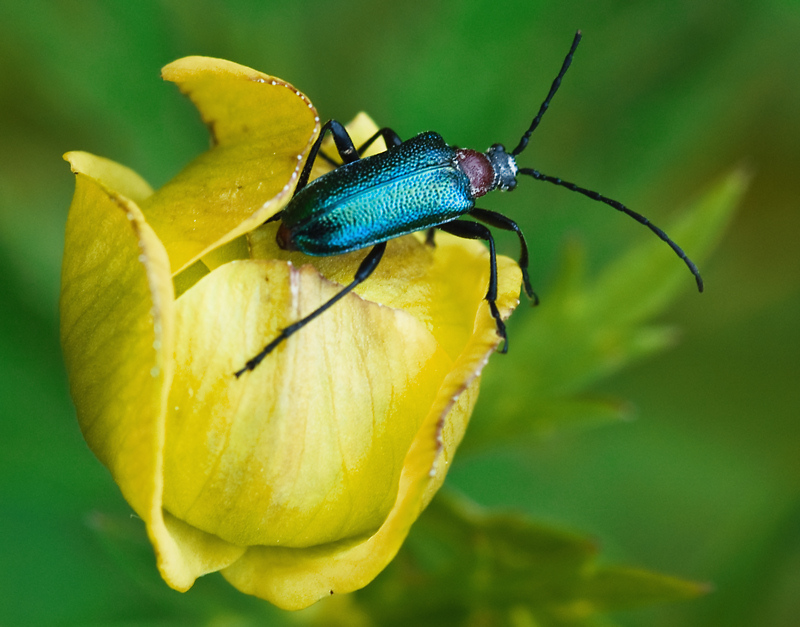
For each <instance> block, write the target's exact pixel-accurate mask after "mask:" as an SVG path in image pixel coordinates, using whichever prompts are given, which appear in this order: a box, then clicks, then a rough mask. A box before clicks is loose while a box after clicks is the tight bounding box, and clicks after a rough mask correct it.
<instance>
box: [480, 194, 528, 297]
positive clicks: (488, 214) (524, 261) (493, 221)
mask: <svg viewBox="0 0 800 627" xmlns="http://www.w3.org/2000/svg"><path fill="white" fill-rule="evenodd" d="M469 215H471V216H472V217H473V218H475V219H476V220H480V221H481V222H484V223H486V224H488V225H489V226H493V227H495V228H498V229H503V230H504V231H514V233H516V234H517V237H519V269H520V270H522V284H523V286H524V287H525V293H526V294H527V295H528V298H530V299H531V300H532V301H533V304H534V305H538V304H539V297H538V296H537V295H536V293H535V292H534V291H533V288H532V287H531V278H530V276H528V243H527V242H526V241H525V236H524V235H523V234H522V230H521V229H520V228H519V226H517V223H516V222H514V220H512V219H511V218H507V217H506V216H504V215H503V214H502V213H497V212H496V211H489V210H488V209H478V208H477V207H475V208H474V209H472V211H470V212H469Z"/></svg>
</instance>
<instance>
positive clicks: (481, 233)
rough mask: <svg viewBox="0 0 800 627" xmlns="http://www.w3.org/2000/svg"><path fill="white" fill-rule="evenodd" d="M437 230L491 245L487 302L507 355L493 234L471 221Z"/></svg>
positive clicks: (506, 338)
mask: <svg viewBox="0 0 800 627" xmlns="http://www.w3.org/2000/svg"><path fill="white" fill-rule="evenodd" d="M436 228H439V229H441V230H442V231H445V232H446V233H450V234H451V235H455V236H456V237H463V238H465V239H482V240H484V241H486V242H488V243H489V289H488V291H487V292H486V301H487V302H488V303H489V310H490V311H491V312H492V318H494V321H495V323H496V324H497V335H499V336H500V337H501V338H502V339H503V348H502V349H500V352H501V353H505V352H506V351H508V337H507V336H506V325H505V323H504V322H503V318H502V317H501V316H500V311H499V310H498V309H497V253H496V252H495V249H494V238H493V237H492V232H491V231H490V230H489V229H487V228H486V227H485V226H483V225H482V224H478V223H477V222H470V221H469V220H453V221H452V222H445V223H444V224H440V225H439V226H438V227H436Z"/></svg>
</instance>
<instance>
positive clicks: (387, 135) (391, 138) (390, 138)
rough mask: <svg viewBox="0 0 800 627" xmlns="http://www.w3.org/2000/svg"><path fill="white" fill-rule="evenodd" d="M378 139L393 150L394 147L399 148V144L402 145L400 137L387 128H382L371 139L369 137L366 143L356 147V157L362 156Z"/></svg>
mask: <svg viewBox="0 0 800 627" xmlns="http://www.w3.org/2000/svg"><path fill="white" fill-rule="evenodd" d="M379 137H383V141H384V142H386V147H387V148H394V147H395V146H399V145H400V144H402V143H403V140H402V139H400V136H399V135H398V134H397V133H395V132H394V131H393V130H392V129H390V128H389V127H387V126H384V127H383V128H382V129H381V130H379V131H378V132H377V133H375V134H374V135H373V136H372V137H370V138H369V139H368V140H367V141H365V142H364V143H363V144H361V145H360V146H359V147H358V156H359V157H360V156H361V155H363V154H364V151H365V150H366V149H367V148H369V147H370V146H372V144H373V143H374V142H375V140H376V139H378V138H379Z"/></svg>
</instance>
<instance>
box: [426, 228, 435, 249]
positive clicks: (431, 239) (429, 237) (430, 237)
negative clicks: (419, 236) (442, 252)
mask: <svg viewBox="0 0 800 627" xmlns="http://www.w3.org/2000/svg"><path fill="white" fill-rule="evenodd" d="M435 237H436V229H428V230H427V231H425V243H426V244H427V245H428V246H430V247H431V248H436V239H435Z"/></svg>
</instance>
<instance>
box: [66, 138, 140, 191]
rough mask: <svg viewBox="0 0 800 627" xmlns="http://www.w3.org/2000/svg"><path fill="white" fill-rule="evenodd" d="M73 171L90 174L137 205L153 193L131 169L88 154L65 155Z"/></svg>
mask: <svg viewBox="0 0 800 627" xmlns="http://www.w3.org/2000/svg"><path fill="white" fill-rule="evenodd" d="M64 159H65V160H66V161H69V164H70V166H71V167H72V171H73V172H75V173H76V174H77V173H78V172H84V173H90V175H91V177H92V178H93V179H94V180H96V181H98V182H99V183H100V184H101V185H102V186H103V187H105V189H107V190H113V191H114V192H115V193H116V194H118V195H120V196H125V197H126V198H129V199H130V200H132V201H133V202H135V203H141V202H143V201H144V200H145V199H146V198H148V197H149V196H150V195H151V194H152V193H153V188H152V187H150V185H149V184H148V183H147V181H145V180H144V179H143V178H142V177H141V176H139V175H138V174H137V173H136V172H134V171H133V170H131V169H130V168H128V167H126V166H124V165H121V164H119V163H117V162H116V161H111V159H106V158H104V157H98V156H97V155H93V154H91V153H88V152H82V151H80V150H73V151H71V152H68V153H66V154H65V155H64Z"/></svg>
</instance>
